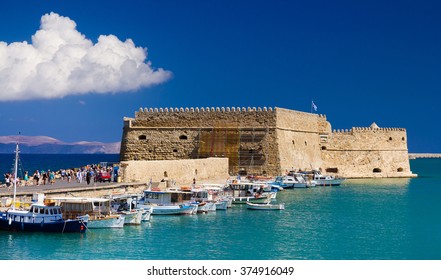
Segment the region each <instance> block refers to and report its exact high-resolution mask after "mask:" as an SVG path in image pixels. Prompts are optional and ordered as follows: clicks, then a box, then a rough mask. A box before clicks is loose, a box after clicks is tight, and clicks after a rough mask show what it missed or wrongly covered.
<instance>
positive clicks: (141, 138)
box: [138, 135, 147, 140]
mask: <svg viewBox="0 0 441 280" xmlns="http://www.w3.org/2000/svg"><path fill="white" fill-rule="evenodd" d="M138 139H139V140H147V136H145V135H139V137H138Z"/></svg>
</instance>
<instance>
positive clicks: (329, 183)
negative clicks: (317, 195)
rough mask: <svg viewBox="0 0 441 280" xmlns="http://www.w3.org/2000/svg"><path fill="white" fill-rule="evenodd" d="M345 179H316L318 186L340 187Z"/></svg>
mask: <svg viewBox="0 0 441 280" xmlns="http://www.w3.org/2000/svg"><path fill="white" fill-rule="evenodd" d="M344 180H345V179H331V180H326V179H314V181H315V185H316V186H340V185H341V183H343V181H344Z"/></svg>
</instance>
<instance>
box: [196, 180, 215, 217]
mask: <svg viewBox="0 0 441 280" xmlns="http://www.w3.org/2000/svg"><path fill="white" fill-rule="evenodd" d="M191 194H192V200H193V201H192V203H196V204H198V213H207V212H215V211H216V201H215V200H214V197H213V193H212V192H210V191H209V190H207V189H204V188H202V187H200V186H198V187H194V188H192V189H191Z"/></svg>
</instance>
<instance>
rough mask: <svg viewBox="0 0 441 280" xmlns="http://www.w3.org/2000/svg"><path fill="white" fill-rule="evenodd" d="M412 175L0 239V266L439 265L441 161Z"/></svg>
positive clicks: (415, 167) (423, 162) (421, 165)
mask: <svg viewBox="0 0 441 280" xmlns="http://www.w3.org/2000/svg"><path fill="white" fill-rule="evenodd" d="M411 168H412V171H413V172H414V173H418V174H419V177H418V178H416V179H379V180H347V181H346V182H345V183H344V184H343V185H341V186H339V187H315V188H309V189H295V190H287V191H284V192H281V193H279V194H278V201H279V202H284V203H285V208H286V210H284V211H270V212H265V211H252V210H247V209H246V208H245V206H233V208H232V209H229V210H228V211H217V212H215V213H210V214H202V215H194V216H154V217H153V218H152V221H151V222H149V223H145V224H143V225H141V226H130V227H124V228H123V229H99V230H98V229H95V230H93V231H90V232H88V233H86V234H83V235H82V234H41V233H10V232H0V248H2V250H1V253H0V259H22V260H35V259H48V260H77V259H79V260H89V259H93V260H149V259H154V260H174V259H179V260H187V259H188V260H255V259H257V260H277V259H283V260H292V259H304V260H322V259H325V260H342V259H343V260H372V259H374V260H390V259H393V260H429V259H436V260H440V259H441V218H440V213H441V203H440V202H441V172H440V171H439V170H440V168H441V160H439V159H417V160H412V161H411Z"/></svg>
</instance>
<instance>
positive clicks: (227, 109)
mask: <svg viewBox="0 0 441 280" xmlns="http://www.w3.org/2000/svg"><path fill="white" fill-rule="evenodd" d="M267 111H269V112H272V111H273V108H272V107H263V108H262V107H247V108H245V107H196V108H193V107H190V108H188V107H185V108H183V107H180V108H177V107H175V108H173V107H170V108H162V107H161V108H139V111H138V112H139V113H178V112H179V113H189V112H190V113H204V112H267Z"/></svg>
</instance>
